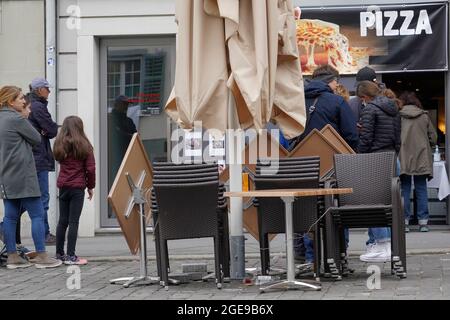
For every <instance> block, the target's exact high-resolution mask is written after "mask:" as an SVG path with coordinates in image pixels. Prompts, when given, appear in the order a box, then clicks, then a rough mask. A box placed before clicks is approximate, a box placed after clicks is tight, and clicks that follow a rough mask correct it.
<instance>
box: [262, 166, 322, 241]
mask: <svg viewBox="0 0 450 320" xmlns="http://www.w3.org/2000/svg"><path fill="white" fill-rule="evenodd" d="M318 171H319V170H317V173H316V174H315V176H314V175H311V176H310V177H309V178H289V179H279V178H274V179H267V178H263V179H259V178H256V179H255V188H256V190H267V189H310V188H318V187H319V172H318ZM258 202H259V206H258V220H259V221H258V222H259V227H260V231H261V232H262V233H283V232H285V228H286V225H285V208H284V203H283V201H282V200H281V199H280V198H258ZM293 212H294V217H293V221H294V224H293V225H294V231H296V232H305V231H307V229H308V228H309V227H310V226H311V225H312V224H313V223H314V221H315V220H316V219H317V197H299V198H297V199H296V200H295V202H294V206H293Z"/></svg>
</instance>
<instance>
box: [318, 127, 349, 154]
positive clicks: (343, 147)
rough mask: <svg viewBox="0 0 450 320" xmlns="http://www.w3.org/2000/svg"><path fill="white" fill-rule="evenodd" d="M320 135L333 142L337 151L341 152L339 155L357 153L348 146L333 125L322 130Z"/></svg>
mask: <svg viewBox="0 0 450 320" xmlns="http://www.w3.org/2000/svg"><path fill="white" fill-rule="evenodd" d="M320 133H321V134H323V136H324V137H325V138H327V139H328V141H329V142H331V143H332V144H333V145H334V146H335V147H336V149H338V150H339V153H343V154H347V153H355V151H354V150H353V149H352V147H350V146H349V145H348V143H347V142H346V141H345V140H344V138H342V137H341V135H340V134H339V133H338V132H337V131H336V130H335V129H334V128H333V126H332V125H331V124H327V125H326V126H325V127H323V129H322V130H320Z"/></svg>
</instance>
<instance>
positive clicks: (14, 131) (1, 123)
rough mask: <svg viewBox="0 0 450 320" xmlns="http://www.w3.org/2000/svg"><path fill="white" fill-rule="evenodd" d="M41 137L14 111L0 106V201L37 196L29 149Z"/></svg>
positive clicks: (39, 192)
mask: <svg viewBox="0 0 450 320" xmlns="http://www.w3.org/2000/svg"><path fill="white" fill-rule="evenodd" d="M40 141H41V135H40V134H39V132H37V131H36V129H34V128H33V126H32V125H31V123H30V122H29V121H28V120H27V119H25V118H24V117H23V116H22V115H20V114H19V113H18V112H16V111H15V110H13V109H11V108H8V107H0V198H2V199H20V198H30V197H40V196H41V191H40V189H39V182H38V178H37V173H36V166H35V164H34V158H33V152H32V146H34V145H36V144H38V143H40Z"/></svg>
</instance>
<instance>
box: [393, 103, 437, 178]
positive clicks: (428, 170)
mask: <svg viewBox="0 0 450 320" xmlns="http://www.w3.org/2000/svg"><path fill="white" fill-rule="evenodd" d="M400 117H401V119H402V120H401V121H402V134H401V137H402V146H401V148H400V154H399V158H400V167H401V174H408V175H427V176H429V177H432V176H433V160H432V158H431V153H432V151H431V146H432V145H435V144H436V141H437V135H436V130H435V129H434V126H433V124H432V123H431V119H430V117H429V116H428V112H426V111H425V110H423V109H421V108H419V107H417V106H414V105H406V106H403V108H402V110H400Z"/></svg>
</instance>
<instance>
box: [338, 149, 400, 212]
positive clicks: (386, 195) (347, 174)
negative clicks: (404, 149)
mask: <svg viewBox="0 0 450 320" xmlns="http://www.w3.org/2000/svg"><path fill="white" fill-rule="evenodd" d="M395 159H396V158H395V153H394V152H379V153H363V154H336V155H335V156H334V170H335V175H336V183H337V186H338V187H339V188H353V193H351V194H346V195H340V196H339V204H340V205H341V206H342V205H361V204H365V205H370V204H383V205H390V204H391V203H392V200H391V183H392V178H393V177H394V172H395Z"/></svg>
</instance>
